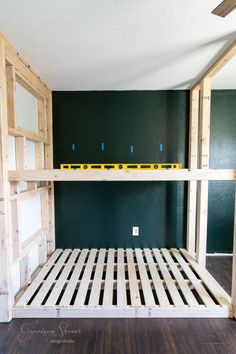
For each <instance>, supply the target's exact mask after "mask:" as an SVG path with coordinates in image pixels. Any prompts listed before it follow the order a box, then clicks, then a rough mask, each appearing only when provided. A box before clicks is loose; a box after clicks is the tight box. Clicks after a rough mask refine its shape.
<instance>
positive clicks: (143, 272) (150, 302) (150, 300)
mask: <svg viewBox="0 0 236 354" xmlns="http://www.w3.org/2000/svg"><path fill="white" fill-rule="evenodd" d="M135 255H136V259H137V263H138V269H139V274H140V279H141V285H142V289H143V294H144V299H145V305H146V306H155V305H156V303H155V300H154V297H153V293H152V288H151V285H150V280H149V278H148V275H147V269H146V266H145V263H144V260H143V254H142V250H141V249H140V248H136V249H135Z"/></svg>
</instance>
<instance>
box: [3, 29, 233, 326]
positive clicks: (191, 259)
mask: <svg viewBox="0 0 236 354" xmlns="http://www.w3.org/2000/svg"><path fill="white" fill-rule="evenodd" d="M235 54H236V41H235V42H234V43H232V44H231V46H230V47H229V48H228V49H227V50H226V51H225V53H224V54H223V55H222V56H221V57H220V58H219V59H218V60H217V61H216V62H215V63H214V64H213V65H212V66H211V68H210V69H209V70H208V71H207V72H206V73H205V74H204V75H203V76H202V78H201V79H200V80H199V81H198V82H197V83H196V84H195V85H194V86H193V89H192V91H191V109H190V134H189V168H188V169H180V170H178V169H177V170H159V171H155V170H154V171H145V170H141V171H132V170H117V171H112V170H103V171H101V170H100V171H99V170H96V171H95V170H94V171H92V170H91V171H89V170H87V171H86V170H81V171H78V170H77V171H75V170H70V171H68V170H54V169H53V152H52V141H53V139H52V95H51V91H50V90H49V88H48V87H47V86H46V84H45V83H44V82H43V81H42V80H41V79H40V78H39V77H38V76H37V74H35V72H34V71H32V69H31V68H30V66H29V65H28V64H27V63H26V62H25V61H24V60H23V59H22V58H21V57H20V55H19V53H18V52H17V51H16V50H15V49H14V48H13V47H12V46H11V45H10V43H9V42H8V41H7V40H6V39H5V38H4V37H3V36H1V35H0V244H1V248H0V269H1V272H0V321H9V320H11V318H12V312H13V309H14V316H16V317H21V316H24V317H35V316H36V317H98V316H99V317H100V316H101V312H100V311H101V310H102V311H103V313H102V316H101V317H105V316H107V317H214V316H215V317H232V315H233V313H232V310H234V316H235V317H236V311H235V308H236V226H235V227H234V260H233V285H232V298H231V299H230V297H229V296H228V295H227V294H226V293H225V291H224V290H223V289H222V288H221V287H220V286H219V284H217V282H216V281H215V280H214V279H213V277H212V276H211V275H210V274H209V273H208V272H207V271H206V269H205V259H206V244H207V214H208V182H209V181H211V180H234V181H235V180H236V169H209V144H210V107H211V79H212V77H213V76H214V75H215V74H216V73H217V72H218V71H219V70H220V69H221V68H222V67H223V66H224V65H225V64H226V63H227V62H228V61H229V60H230V59H231V58H232V57H233V56H234V55H235ZM18 84H20V85H21V86H22V87H24V88H25V89H26V90H28V92H29V93H30V94H31V95H33V96H34V98H36V99H37V102H38V127H39V129H38V131H36V132H33V131H29V130H27V129H26V128H24V127H21V126H18V122H17V109H16V97H15V90H16V86H17V87H18ZM199 118H200V119H199ZM8 135H10V136H13V137H15V140H14V141H15V146H16V170H14V171H8V164H7V162H8V161H7V160H8V159H7V136H8ZM28 141H31V142H33V143H34V146H35V161H36V162H35V166H36V167H35V169H34V170H28V167H29V164H28V163H27V144H28V145H29V143H28ZM31 145H32V144H31ZM22 181H25V182H27V189H26V190H24V191H22V190H21V188H20V182H22ZM54 181H101V182H103V181H107V182H109V181H130V182H131V181H188V182H189V183H188V185H189V189H188V209H187V251H186V250H183V249H181V250H177V249H171V250H167V249H161V250H158V249H153V250H150V249H144V250H141V249H135V250H133V249H127V250H124V249H118V250H115V249H109V250H106V249H101V250H86V249H83V250H64V251H62V250H55V225H54V190H53V188H54V186H53V182H54ZM197 195H198V200H197ZM35 196H38V197H39V199H40V204H41V220H42V222H41V227H40V229H39V230H37V231H36V232H34V233H33V235H31V236H29V237H28V238H27V239H26V240H23V241H22V240H21V227H20V226H21V225H20V220H19V209H20V203H22V201H24V200H25V199H28V198H33V197H35ZM235 225H236V202H235ZM196 230H197V233H196ZM196 236H197V237H196ZM196 241H197V242H196ZM196 244H197V247H196ZM35 246H37V247H38V256H39V264H40V266H42V267H43V268H42V271H39V272H38V275H37V276H36V277H35V279H34V280H33V281H32V279H33V278H32V274H31V273H32V271H31V269H30V258H29V254H30V252H31V251H32V250H33V248H34V247H35ZM195 252H196V258H195ZM51 254H52V256H51V258H50V259H49V261H48V263H47V264H46V265H45V263H46V262H47V258H48V256H49V255H51ZM59 256H60V257H59ZM16 262H17V263H18V264H19V269H20V272H19V273H20V283H21V288H22V289H23V288H26V289H27V290H26V291H25V292H23V290H22V291H21V294H22V293H23V296H22V297H20V299H19V301H18V300H17V304H16V305H15V306H14V301H15V299H14V293H13V284H12V270H13V266H14V265H15V264H16ZM157 267H158V268H157ZM49 268H50V269H51V273H50V274H49V276H48V277H47V279H45V274H46V273H45V272H48V269H49ZM157 269H159V271H160V273H161V274H162V277H160V275H159V272H157ZM93 270H94V277H93V279H92V280H91V274H92V272H93ZM70 272H71V274H72V275H71V277H70V279H69V281H68V279H67V277H68V274H69V273H70ZM104 272H105V279H103V274H104ZM115 272H116V279H114V273H115ZM137 272H138V273H139V277H137ZM80 273H81V274H82V275H83V276H82V278H81V279H79V277H78V275H79V274H80ZM126 273H128V279H126ZM57 276H58V277H57ZM186 277H187V278H186ZM78 279H79V280H78ZM31 282H32V283H31ZM30 283H31V284H30ZM28 285H29V286H28ZM79 285H80V286H79ZM78 286H79V287H78ZM39 287H41V288H39ZM206 289H207V290H206ZM37 290H39V291H38V292H37ZM75 291H76V294H75V299H74V303H73V304H71V302H70V300H71V297H72V295H73V292H75ZM127 291H128V292H129V301H127V299H128V297H127ZM88 292H89V295H88ZM101 292H102V299H103V300H102V301H103V304H102V305H101V304H100V294H101ZM196 293H197V294H198V295H197V296H196ZM114 294H115V295H114ZM168 294H169V296H168ZM47 295H48V297H47V299H46V300H45V301H46V303H45V304H44V303H43V300H44V299H45V296H47ZM60 295H62V297H60ZM32 296H34V298H32V301H30V302H29V300H30V299H31V297H32ZM87 296H88V299H89V300H88V304H87V303H86V298H87ZM113 298H114V299H115V298H116V302H117V303H116V304H115V303H114V301H113ZM58 299H60V301H61V305H62V306H61V307H60V306H59V305H58V304H57V300H58ZM143 299H144V300H143ZM170 299H172V300H171V301H172V302H171V301H170ZM199 299H200V300H199ZM128 302H130V303H128ZM143 302H144V303H143ZM72 307H73V308H72Z"/></svg>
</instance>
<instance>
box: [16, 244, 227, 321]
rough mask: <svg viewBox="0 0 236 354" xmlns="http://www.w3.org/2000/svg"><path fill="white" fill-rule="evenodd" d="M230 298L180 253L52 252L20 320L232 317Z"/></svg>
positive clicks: (19, 309)
mask: <svg viewBox="0 0 236 354" xmlns="http://www.w3.org/2000/svg"><path fill="white" fill-rule="evenodd" d="M231 310H232V308H231V303H230V297H229V295H228V294H227V293H226V291H225V290H224V289H223V288H222V287H221V286H220V285H219V284H218V283H217V281H216V280H215V279H214V278H213V277H212V276H211V275H210V273H209V272H208V271H207V270H206V269H204V268H202V267H200V266H199V265H198V264H197V263H196V262H195V261H194V259H193V258H192V257H191V256H190V255H189V254H188V252H187V251H186V250H184V249H181V250H177V249H171V250H167V249H164V248H162V249H157V248H153V249H149V248H146V249H140V248H137V249H108V250H107V249H91V250H88V249H82V250H79V249H74V250H70V249H66V250H61V249H57V250H56V251H55V253H54V254H53V255H52V256H51V258H50V259H49V261H48V262H47V264H46V265H45V266H44V267H43V269H42V270H41V271H40V272H39V274H38V275H37V277H36V278H35V280H34V281H33V282H32V283H31V284H30V286H29V287H28V288H27V290H26V291H25V293H24V294H23V295H22V296H21V297H20V299H19V300H18V302H17V303H16V305H15V308H14V317H19V318H26V317H27V318H34V317H39V318H73V317H76V318H78V317H82V318H84V317H90V318H96V317H99V318H102V317H104V318H108V317H114V318H119V317H122V318H132V317H135V318H145V317H149V318H157V317H185V318H186V317H217V318H219V317H232V311H231Z"/></svg>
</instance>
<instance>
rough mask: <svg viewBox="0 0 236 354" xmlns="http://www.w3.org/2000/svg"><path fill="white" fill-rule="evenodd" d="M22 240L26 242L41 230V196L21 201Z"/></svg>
mask: <svg viewBox="0 0 236 354" xmlns="http://www.w3.org/2000/svg"><path fill="white" fill-rule="evenodd" d="M19 204H20V206H19V208H20V218H19V219H20V238H21V242H24V241H26V240H27V239H28V238H29V237H30V236H32V235H33V234H34V233H35V232H36V231H38V230H39V229H40V228H41V203H40V195H37V196H35V197H32V198H27V199H23V200H21V201H20V203H19Z"/></svg>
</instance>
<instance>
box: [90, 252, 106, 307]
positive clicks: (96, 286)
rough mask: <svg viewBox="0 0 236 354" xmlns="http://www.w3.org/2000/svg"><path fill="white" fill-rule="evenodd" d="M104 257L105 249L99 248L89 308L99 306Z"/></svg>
mask: <svg viewBox="0 0 236 354" xmlns="http://www.w3.org/2000/svg"><path fill="white" fill-rule="evenodd" d="M105 255H106V249H104V248H101V249H100V250H99V254H98V261H97V264H96V269H95V274H94V279H93V284H92V288H91V294H90V297H89V306H98V305H99V296H100V292H101V285H102V274H103V269H104V260H105Z"/></svg>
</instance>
